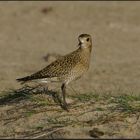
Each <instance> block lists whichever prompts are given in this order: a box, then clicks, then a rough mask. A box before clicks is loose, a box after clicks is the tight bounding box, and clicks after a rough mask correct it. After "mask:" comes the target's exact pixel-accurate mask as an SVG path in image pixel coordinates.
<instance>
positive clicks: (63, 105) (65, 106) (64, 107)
mask: <svg viewBox="0 0 140 140" xmlns="http://www.w3.org/2000/svg"><path fill="white" fill-rule="evenodd" d="M62 108H63V109H64V110H66V111H67V112H69V109H68V104H67V103H63V104H62Z"/></svg>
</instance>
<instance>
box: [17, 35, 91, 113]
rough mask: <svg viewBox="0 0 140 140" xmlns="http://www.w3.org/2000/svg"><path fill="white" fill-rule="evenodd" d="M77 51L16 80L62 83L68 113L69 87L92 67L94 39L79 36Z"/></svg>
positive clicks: (22, 81)
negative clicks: (67, 93)
mask: <svg viewBox="0 0 140 140" xmlns="http://www.w3.org/2000/svg"><path fill="white" fill-rule="evenodd" d="M78 42H79V43H78V44H77V49H76V50H74V51H72V52H70V53H68V54H66V55H63V56H61V57H59V58H58V59H56V60H54V61H53V62H52V63H50V64H49V65H47V66H46V67H45V68H43V69H41V70H39V71H37V72H35V73H33V74H31V75H29V76H26V77H23V78H18V79H16V80H17V81H18V82H21V83H22V84H24V83H26V82H31V81H38V82H41V83H42V82H43V83H48V82H51V83H52V82H60V83H61V91H62V99H63V107H64V109H66V110H67V111H68V104H67V102H66V87H67V85H68V84H69V83H70V82H72V81H75V80H77V79H79V78H80V77H82V75H83V74H84V73H86V72H87V70H88V69H89V65H90V59H91V51H92V37H91V35H89V34H85V33H83V34H80V35H79V36H78Z"/></svg>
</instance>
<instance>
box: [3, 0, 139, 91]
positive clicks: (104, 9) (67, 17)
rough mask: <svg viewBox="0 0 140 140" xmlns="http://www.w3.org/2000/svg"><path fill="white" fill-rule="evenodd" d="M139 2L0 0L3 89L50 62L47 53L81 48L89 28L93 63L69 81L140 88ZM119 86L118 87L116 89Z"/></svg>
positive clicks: (82, 87) (90, 86) (84, 87)
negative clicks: (81, 39)
mask: <svg viewBox="0 0 140 140" xmlns="http://www.w3.org/2000/svg"><path fill="white" fill-rule="evenodd" d="M139 13H140V2H138V1H137V2H136V1H135V2H132V1H126V2H119V1H118V2H115V1H112V2H110V1H108V2H103V1H100V2H97V1H93V2H90V1H73V2H70V1H67V2H66V1H63V2H57V1H55V2H49V1H42V2H39V1H38V2H33V1H30V2H27V1H26V2H23V1H22V2H18V1H15V2H14V1H11V2H10V1H6V2H0V90H1V91H2V90H6V89H10V88H18V87H20V84H19V83H17V82H16V80H15V79H16V78H19V77H23V76H26V75H30V74H32V73H34V72H36V71H38V70H40V69H42V68H44V67H45V66H46V65H47V64H48V62H46V61H45V60H44V59H43V57H44V56H46V55H47V54H48V53H57V54H60V55H64V54H67V53H69V52H72V51H73V50H75V49H77V43H78V40H77V38H78V36H79V35H80V34H81V33H87V34H90V35H91V36H92V38H93V50H92V58H91V65H90V69H89V71H88V73H87V74H85V75H84V76H83V77H82V78H81V79H80V80H78V81H75V82H72V83H71V84H70V86H72V87H73V88H75V89H76V90H77V91H80V92H82V93H83V92H90V91H93V90H98V91H104V92H106V91H107V92H112V93H114V94H115V93H117V94H118V90H119V91H121V92H126V93H127V92H129V93H130V92H133V93H134V94H138V93H139V92H140V88H139V85H140V39H139V37H140V14H139ZM116 91H117V92H116Z"/></svg>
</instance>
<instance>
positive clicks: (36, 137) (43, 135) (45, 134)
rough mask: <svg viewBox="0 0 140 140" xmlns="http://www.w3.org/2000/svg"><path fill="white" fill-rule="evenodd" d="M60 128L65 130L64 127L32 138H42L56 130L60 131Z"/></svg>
mask: <svg viewBox="0 0 140 140" xmlns="http://www.w3.org/2000/svg"><path fill="white" fill-rule="evenodd" d="M60 130H63V128H59V129H55V130H52V131H49V132H48V133H43V134H41V135H38V136H35V137H33V138H32V139H37V138H41V137H43V136H48V135H50V134H52V133H54V132H57V131H60Z"/></svg>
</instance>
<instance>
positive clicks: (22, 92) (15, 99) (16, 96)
mask: <svg viewBox="0 0 140 140" xmlns="http://www.w3.org/2000/svg"><path fill="white" fill-rule="evenodd" d="M35 94H47V95H48V96H51V97H52V99H53V101H54V102H55V103H56V104H58V105H59V106H60V107H61V108H62V109H64V108H63V104H62V100H61V97H60V95H59V94H58V93H57V92H56V91H52V90H48V89H44V88H42V87H41V86H40V85H38V86H35V87H31V86H28V85H25V86H24V87H22V88H20V89H16V90H15V89H14V90H9V91H6V93H5V94H4V95H3V96H0V105H10V104H14V103H16V104H17V103H19V102H20V101H22V100H26V99H28V98H29V97H30V96H32V95H35Z"/></svg>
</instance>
